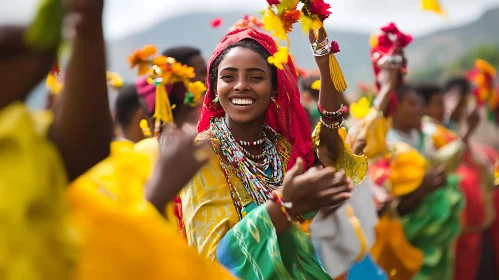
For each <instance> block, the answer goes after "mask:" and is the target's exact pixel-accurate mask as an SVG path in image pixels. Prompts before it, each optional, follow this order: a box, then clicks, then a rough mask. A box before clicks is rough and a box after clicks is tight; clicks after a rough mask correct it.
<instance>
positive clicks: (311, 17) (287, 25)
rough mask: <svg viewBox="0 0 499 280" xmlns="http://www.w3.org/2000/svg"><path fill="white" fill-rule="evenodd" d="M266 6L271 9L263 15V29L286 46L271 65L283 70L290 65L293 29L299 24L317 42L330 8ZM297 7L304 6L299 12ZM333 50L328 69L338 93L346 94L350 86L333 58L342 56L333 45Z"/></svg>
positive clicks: (312, 2) (279, 0)
mask: <svg viewBox="0 0 499 280" xmlns="http://www.w3.org/2000/svg"><path fill="white" fill-rule="evenodd" d="M267 3H268V4H269V6H268V7H267V9H266V10H265V11H264V15H263V24H264V27H265V29H266V30H268V31H272V36H274V37H276V38H278V39H279V40H281V41H286V43H287V45H286V46H285V47H279V50H278V52H277V53H275V54H274V55H273V56H271V57H269V63H271V64H274V65H275V66H276V67H278V68H279V69H282V67H283V66H282V65H283V64H285V63H287V57H288V52H289V39H288V35H287V34H288V33H289V32H291V30H292V29H293V25H294V24H295V23H297V22H298V21H300V22H301V24H302V30H303V32H304V33H305V34H308V32H309V30H311V29H312V30H313V31H314V34H315V37H316V38H317V39H318V37H319V33H318V32H319V30H320V29H321V28H322V27H324V24H323V22H324V20H326V19H327V18H328V17H329V16H330V15H331V12H330V11H329V9H330V8H331V6H330V5H329V4H327V3H326V2H324V0H267ZM298 4H301V8H300V9H298ZM330 49H331V53H330V54H329V68H330V70H331V79H332V81H333V84H334V85H335V88H336V89H337V90H338V91H344V90H345V89H346V88H347V84H346V82H345V78H344V76H343V73H342V72H341V68H340V67H339V65H338V62H337V61H336V57H335V56H334V53H337V52H339V51H340V49H339V46H338V44H337V43H336V42H334V41H333V42H332V44H331V48H330Z"/></svg>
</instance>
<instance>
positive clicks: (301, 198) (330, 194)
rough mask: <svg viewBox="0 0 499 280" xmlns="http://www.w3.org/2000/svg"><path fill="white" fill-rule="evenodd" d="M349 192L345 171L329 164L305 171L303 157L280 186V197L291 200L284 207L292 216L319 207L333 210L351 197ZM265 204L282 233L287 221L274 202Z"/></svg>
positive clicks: (349, 186) (277, 229) (350, 187)
mask: <svg viewBox="0 0 499 280" xmlns="http://www.w3.org/2000/svg"><path fill="white" fill-rule="evenodd" d="M351 191H352V185H351V184H350V183H349V180H348V179H347V177H346V176H345V173H344V172H342V171H340V172H336V170H334V168H332V167H326V168H320V167H319V168H318V167H312V168H310V169H309V170H307V171H306V172H305V167H304V163H303V160H302V159H298V160H297V162H296V164H295V165H294V166H293V168H291V170H289V171H288V172H287V173H286V177H285V178H284V184H283V187H282V189H281V192H282V199H283V200H284V201H286V202H293V207H292V208H291V209H287V212H288V213H289V215H290V216H292V217H294V216H299V215H303V214H306V213H308V212H310V211H314V210H319V209H321V208H328V210H334V209H335V208H337V207H338V206H340V205H341V204H343V203H344V202H345V201H346V200H347V199H349V198H350V195H351ZM266 205H267V211H268V213H269V216H270V218H271V220H272V223H273V224H274V227H275V228H276V232H277V234H279V233H282V232H283V231H285V230H286V229H287V228H288V227H289V225H290V223H289V221H288V220H287V218H286V216H285V215H284V214H283V212H282V211H281V209H280V206H279V205H278V204H277V203H275V202H273V201H270V200H269V201H268V202H267V204H266ZM329 212H330V211H329Z"/></svg>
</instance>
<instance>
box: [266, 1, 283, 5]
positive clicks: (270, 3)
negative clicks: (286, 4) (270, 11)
mask: <svg viewBox="0 0 499 280" xmlns="http://www.w3.org/2000/svg"><path fill="white" fill-rule="evenodd" d="M267 3H269V5H279V4H281V0H267Z"/></svg>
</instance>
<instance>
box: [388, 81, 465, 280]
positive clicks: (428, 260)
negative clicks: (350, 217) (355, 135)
mask: <svg viewBox="0 0 499 280" xmlns="http://www.w3.org/2000/svg"><path fill="white" fill-rule="evenodd" d="M395 93H396V94H397V99H398V100H399V105H398V106H397V108H396V109H395V111H394V115H393V126H392V129H390V130H389V131H388V133H387V141H388V143H390V144H391V145H395V147H396V148H397V149H400V147H403V146H400V145H406V146H407V145H408V146H407V148H410V149H413V150H414V152H417V153H414V154H413V157H412V161H413V162H414V163H413V164H416V165H417V164H418V162H419V168H420V171H421V172H420V173H418V171H417V170H418V167H416V168H413V169H412V170H411V172H413V173H412V176H413V180H414V182H419V184H415V185H414V186H416V188H415V189H413V190H412V191H410V192H408V193H407V194H405V195H404V196H401V197H400V198H399V204H398V207H397V210H398V213H399V215H400V216H401V217H402V222H403V226H404V232H405V234H406V236H407V239H408V240H409V241H410V242H411V244H413V245H414V246H416V247H418V248H420V249H421V250H422V251H423V254H424V258H423V266H422V268H421V271H420V272H419V273H418V275H416V277H415V278H414V279H451V278H452V277H453V274H454V252H453V251H454V249H453V244H454V242H455V239H456V238H457V237H458V235H459V233H460V231H461V226H460V219H461V210H462V208H463V207H464V199H463V198H462V193H461V190H460V188H459V179H458V177H456V176H455V175H454V174H453V173H452V171H453V170H452V168H449V166H450V165H452V164H454V161H453V159H454V157H453V156H450V157H446V158H435V154H436V153H437V152H438V149H437V147H435V146H434V145H433V142H432V141H431V140H432V138H431V135H428V134H427V133H426V131H425V130H422V117H423V109H424V107H423V106H424V101H423V98H422V96H421V95H420V94H419V93H418V92H417V91H416V90H415V89H414V88H412V87H410V86H406V85H405V86H402V87H399V88H398V89H397V90H396V91H395ZM397 145H399V146H397ZM455 152H456V153H459V149H458V150H457V151H455ZM407 175H409V174H405V176H407ZM416 178H417V179H416ZM407 185H409V184H407ZM407 185H406V186H407ZM436 201H438V203H435V202H436ZM423 213H424V214H423ZM442 213H446V214H445V215H443V214H442ZM423 217H424V218H423Z"/></svg>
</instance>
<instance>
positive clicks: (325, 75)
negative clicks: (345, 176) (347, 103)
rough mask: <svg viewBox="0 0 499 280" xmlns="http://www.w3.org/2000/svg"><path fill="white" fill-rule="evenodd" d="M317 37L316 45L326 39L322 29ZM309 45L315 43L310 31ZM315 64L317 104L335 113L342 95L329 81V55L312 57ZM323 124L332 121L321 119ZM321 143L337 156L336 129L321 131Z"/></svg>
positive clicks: (337, 138) (331, 154)
mask: <svg viewBox="0 0 499 280" xmlns="http://www.w3.org/2000/svg"><path fill="white" fill-rule="evenodd" d="M318 34H319V37H318V39H317V43H320V42H323V40H324V39H325V38H326V32H325V30H324V28H321V29H320V30H319V33H318ZM309 39H310V43H311V44H313V43H316V38H315V35H314V32H313V31H312V30H310V32H309ZM314 57H315V62H316V63H317V66H318V67H319V71H320V77H321V88H320V90H319V104H320V106H321V107H322V108H323V109H324V110H325V111H328V112H335V111H337V110H338V109H340V106H341V102H342V100H343V99H342V93H341V92H339V91H338V90H336V88H335V86H334V84H333V81H332V80H331V72H330V69H329V55H323V56H314ZM323 120H324V122H325V123H327V124H332V121H330V120H328V119H323ZM320 138H321V143H324V145H326V146H327V149H328V152H329V154H330V156H331V157H333V158H337V157H338V155H339V143H340V140H339V136H338V130H336V129H322V130H321V135H320Z"/></svg>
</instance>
